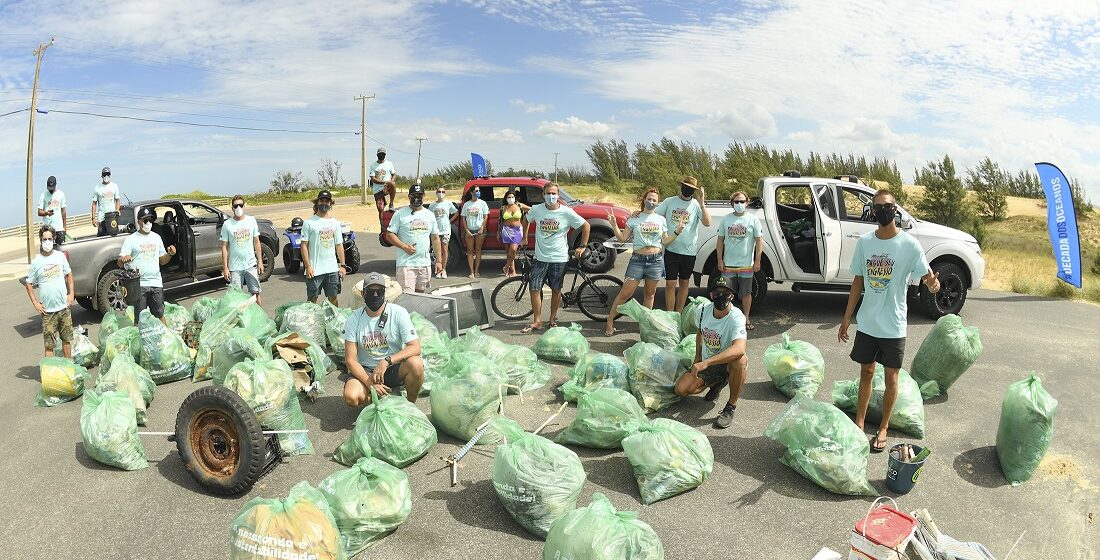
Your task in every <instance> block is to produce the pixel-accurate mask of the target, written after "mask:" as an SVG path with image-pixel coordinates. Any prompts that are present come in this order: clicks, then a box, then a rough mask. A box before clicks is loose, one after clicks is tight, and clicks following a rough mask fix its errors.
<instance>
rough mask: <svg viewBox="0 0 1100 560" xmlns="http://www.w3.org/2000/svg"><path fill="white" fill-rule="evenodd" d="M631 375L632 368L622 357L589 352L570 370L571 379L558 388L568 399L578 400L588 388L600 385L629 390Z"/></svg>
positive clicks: (571, 400)
mask: <svg viewBox="0 0 1100 560" xmlns="http://www.w3.org/2000/svg"><path fill="white" fill-rule="evenodd" d="M629 375H630V370H629V369H628V368H627V367H626V362H623V360H622V358H620V357H618V356H612V355H611V354H605V353H603V352H589V353H587V354H585V355H584V356H582V357H581V359H580V360H577V364H576V365H575V366H573V369H572V370H571V371H570V372H569V380H568V381H566V382H565V383H563V384H562V385H561V387H559V388H558V389H560V390H561V393H562V396H563V397H564V398H565V400H566V401H568V402H577V400H578V399H579V398H580V396H581V395H583V394H585V392H586V390H588V391H591V390H594V389H596V388H598V387H614V388H616V389H623V390H629V389H630V384H629V382H628V381H627V379H628V377H629Z"/></svg>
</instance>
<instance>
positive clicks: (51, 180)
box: [46, 175, 57, 187]
mask: <svg viewBox="0 0 1100 560" xmlns="http://www.w3.org/2000/svg"><path fill="white" fill-rule="evenodd" d="M56 185H57V177H54V176H53V175H50V178H49V179H46V186H47V187H53V186H56Z"/></svg>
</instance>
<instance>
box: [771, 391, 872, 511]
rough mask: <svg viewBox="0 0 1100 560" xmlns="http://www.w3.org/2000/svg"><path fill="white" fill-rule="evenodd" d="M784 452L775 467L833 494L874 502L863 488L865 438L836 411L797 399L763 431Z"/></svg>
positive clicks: (799, 396)
mask: <svg viewBox="0 0 1100 560" xmlns="http://www.w3.org/2000/svg"><path fill="white" fill-rule="evenodd" d="M764 435H765V436H767V437H768V438H769V439H771V440H773V441H776V442H779V443H781V444H782V445H783V446H784V447H786V448H787V449H786V451H784V452H783V454H782V455H780V457H779V462H780V463H783V464H784V465H787V466H788V467H790V468H792V469H794V470H795V472H797V473H798V474H801V475H802V476H804V477H806V478H808V479H810V480H811V481H813V482H814V483H815V484H817V485H818V486H820V487H822V488H824V489H826V490H828V491H830V492H832V493H834V494H847V495H852V496H874V495H877V494H878V493H877V492H876V491H875V489H874V488H872V487H871V484H870V483H869V482H867V455H868V454H869V453H870V451H871V446H870V444H869V443H868V440H867V434H864V433H863V430H861V429H859V428H857V427H856V425H855V424H854V423H852V421H851V420H850V419H849V418H848V417H847V416H845V415H844V413H843V412H841V411H840V409H839V408H837V407H835V406H833V405H831V404H829V403H823V402H820V401H815V400H813V399H811V398H810V397H807V396H806V395H802V394H796V395H795V396H794V398H792V399H791V402H789V403H787V408H785V409H783V412H781V413H779V416H776V417H775V420H772V423H771V424H770V425H769V426H768V428H767V429H766V430H764Z"/></svg>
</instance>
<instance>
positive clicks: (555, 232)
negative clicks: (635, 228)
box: [520, 183, 591, 334]
mask: <svg viewBox="0 0 1100 560" xmlns="http://www.w3.org/2000/svg"><path fill="white" fill-rule="evenodd" d="M542 196H543V200H545V202H544V203H543V204H536V205H535V206H534V207H532V208H531V211H530V212H528V213H527V215H525V216H524V217H523V239H521V240H520V243H521V244H523V246H524V247H526V246H527V224H535V233H534V236H535V263H534V265H533V266H532V268H531V309H532V310H534V312H535V313H534V321H533V322H532V323H531V324H530V325H527V326H526V327H524V328H523V330H521V331H520V332H522V333H524V334H527V333H530V332H531V331H538V330H542V286H543V284H547V285H549V286H550V290H551V291H552V292H553V297H552V298H551V300H550V326H551V327H556V326H558V309H560V308H561V285H562V280H563V279H564V278H565V266H566V264H568V263H569V230H570V229H577V228H580V230H581V240H580V245H579V246H578V247H577V248H576V249H574V250H573V256H574V258H577V259H580V258H581V255H583V254H584V248H585V247H586V246H587V245H588V234H589V230H590V229H591V228H590V226H589V225H588V222H586V221H585V220H584V218H582V217H580V215H579V214H577V212H576V211H574V210H573V209H572V208H570V207H568V206H565V205H564V204H561V202H560V201H559V200H558V184H557V183H547V184H546V186H545V187H543V189H542Z"/></svg>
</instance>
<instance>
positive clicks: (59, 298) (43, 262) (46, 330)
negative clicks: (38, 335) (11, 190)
mask: <svg viewBox="0 0 1100 560" xmlns="http://www.w3.org/2000/svg"><path fill="white" fill-rule="evenodd" d="M55 235H56V232H54V230H53V228H51V227H50V226H42V228H41V229H39V230H38V243H39V250H38V256H36V257H34V260H33V261H31V266H30V269H28V270H27V277H26V278H24V279H23V286H24V287H26V288H27V297H29V298H30V299H31V305H33V306H34V310H35V311H37V312H38V314H39V315H42V338H43V339H44V341H45V343H46V357H47V358H49V357H50V356H53V353H54V342H55V341H56V340H57V337H58V336H60V337H61V351H62V353H64V354H65V357H66V358H72V357H73V346H72V345H73V316H72V313H71V312H70V311H69V307H70V306H71V305H72V304H73V302H74V301H76V299H75V294H76V292H74V291H73V271H72V269H71V268H69V259H67V258H66V257H65V255H64V254H62V253H61V251H55V250H54V247H55V245H54V237H55Z"/></svg>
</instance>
